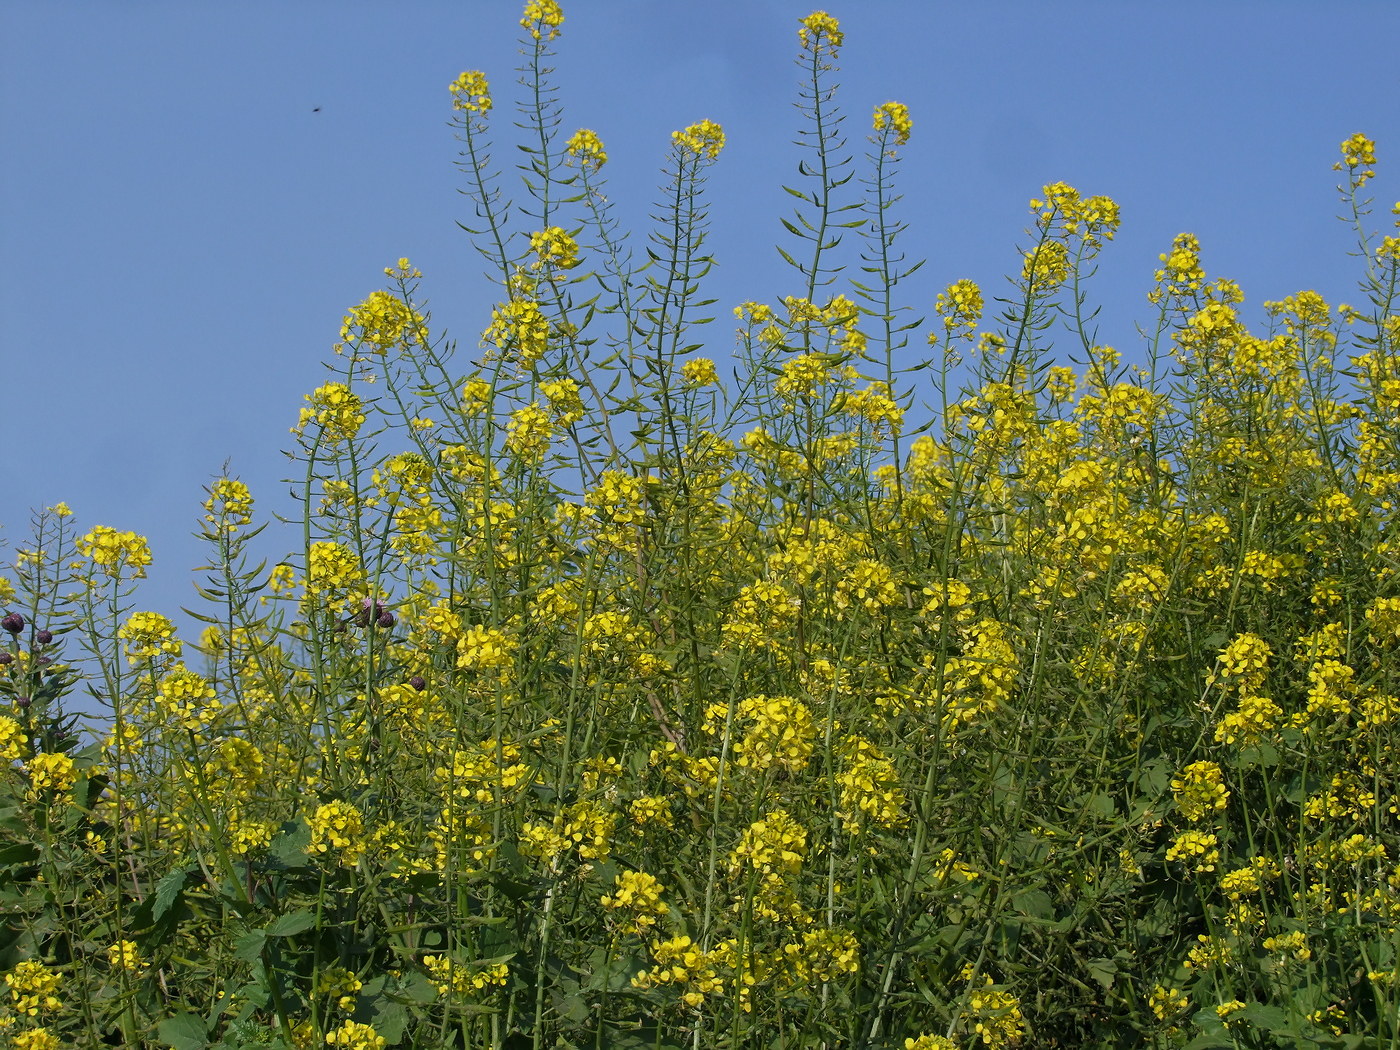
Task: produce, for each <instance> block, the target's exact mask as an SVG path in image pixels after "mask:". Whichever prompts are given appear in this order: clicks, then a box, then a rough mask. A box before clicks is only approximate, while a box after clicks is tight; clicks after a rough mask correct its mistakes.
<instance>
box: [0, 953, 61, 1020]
mask: <svg viewBox="0 0 1400 1050" xmlns="http://www.w3.org/2000/svg"><path fill="white" fill-rule="evenodd" d="M5 984H6V985H7V986H8V987H9V989H10V1002H11V1009H13V1010H14V1012H15V1013H17V1014H20V1015H21V1016H23V1017H37V1016H38V1015H39V1014H46V1013H53V1012H54V1011H56V1010H60V1009H62V1008H63V1000H61V999H59V997H58V995H57V994H56V993H57V992H58V990H59V988H60V987H61V986H62V984H63V975H62V974H60V973H57V972H55V971H54V970H50V969H49V968H48V967H47V966H45V965H44V964H43V963H41V962H36V961H34V960H32V959H28V960H25V961H24V962H21V963H17V964H16V965H15V967H14V969H12V970H11V971H10V972H9V973H7V974H5Z"/></svg>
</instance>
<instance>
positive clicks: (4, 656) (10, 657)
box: [0, 653, 15, 667]
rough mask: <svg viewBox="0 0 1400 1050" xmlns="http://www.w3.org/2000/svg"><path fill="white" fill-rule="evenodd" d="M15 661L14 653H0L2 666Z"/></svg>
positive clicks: (0, 665) (0, 664)
mask: <svg viewBox="0 0 1400 1050" xmlns="http://www.w3.org/2000/svg"><path fill="white" fill-rule="evenodd" d="M14 662H15V655H14V653H0V667H6V666H8V665H9V664H12V663H14Z"/></svg>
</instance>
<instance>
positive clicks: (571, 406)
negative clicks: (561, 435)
mask: <svg viewBox="0 0 1400 1050" xmlns="http://www.w3.org/2000/svg"><path fill="white" fill-rule="evenodd" d="M540 393H542V394H543V395H544V396H545V400H546V401H548V402H549V410H550V412H552V413H553V414H554V423H555V425H556V426H561V427H568V426H572V425H573V424H575V423H577V422H578V421H579V420H580V419H582V418H583V412H584V409H583V398H582V397H581V396H580V394H579V388H578V383H576V382H575V381H574V380H572V379H559V380H555V381H554V382H549V383H541V384H540Z"/></svg>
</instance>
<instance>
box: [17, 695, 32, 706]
mask: <svg viewBox="0 0 1400 1050" xmlns="http://www.w3.org/2000/svg"><path fill="white" fill-rule="evenodd" d="M33 702H34V701H33V700H31V699H29V697H27V696H17V697H15V706H16V707H28V706H29V705H30V704H32V703H33Z"/></svg>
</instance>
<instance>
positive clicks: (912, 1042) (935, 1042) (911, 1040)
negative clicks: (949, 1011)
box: [904, 1033, 957, 1050]
mask: <svg viewBox="0 0 1400 1050" xmlns="http://www.w3.org/2000/svg"><path fill="white" fill-rule="evenodd" d="M904 1050H957V1044H956V1043H954V1042H953V1041H952V1040H951V1039H948V1038H946V1037H944V1036H941V1035H929V1034H927V1033H924V1034H923V1035H919V1036H912V1035H911V1036H908V1037H906V1038H905V1040H904Z"/></svg>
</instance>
